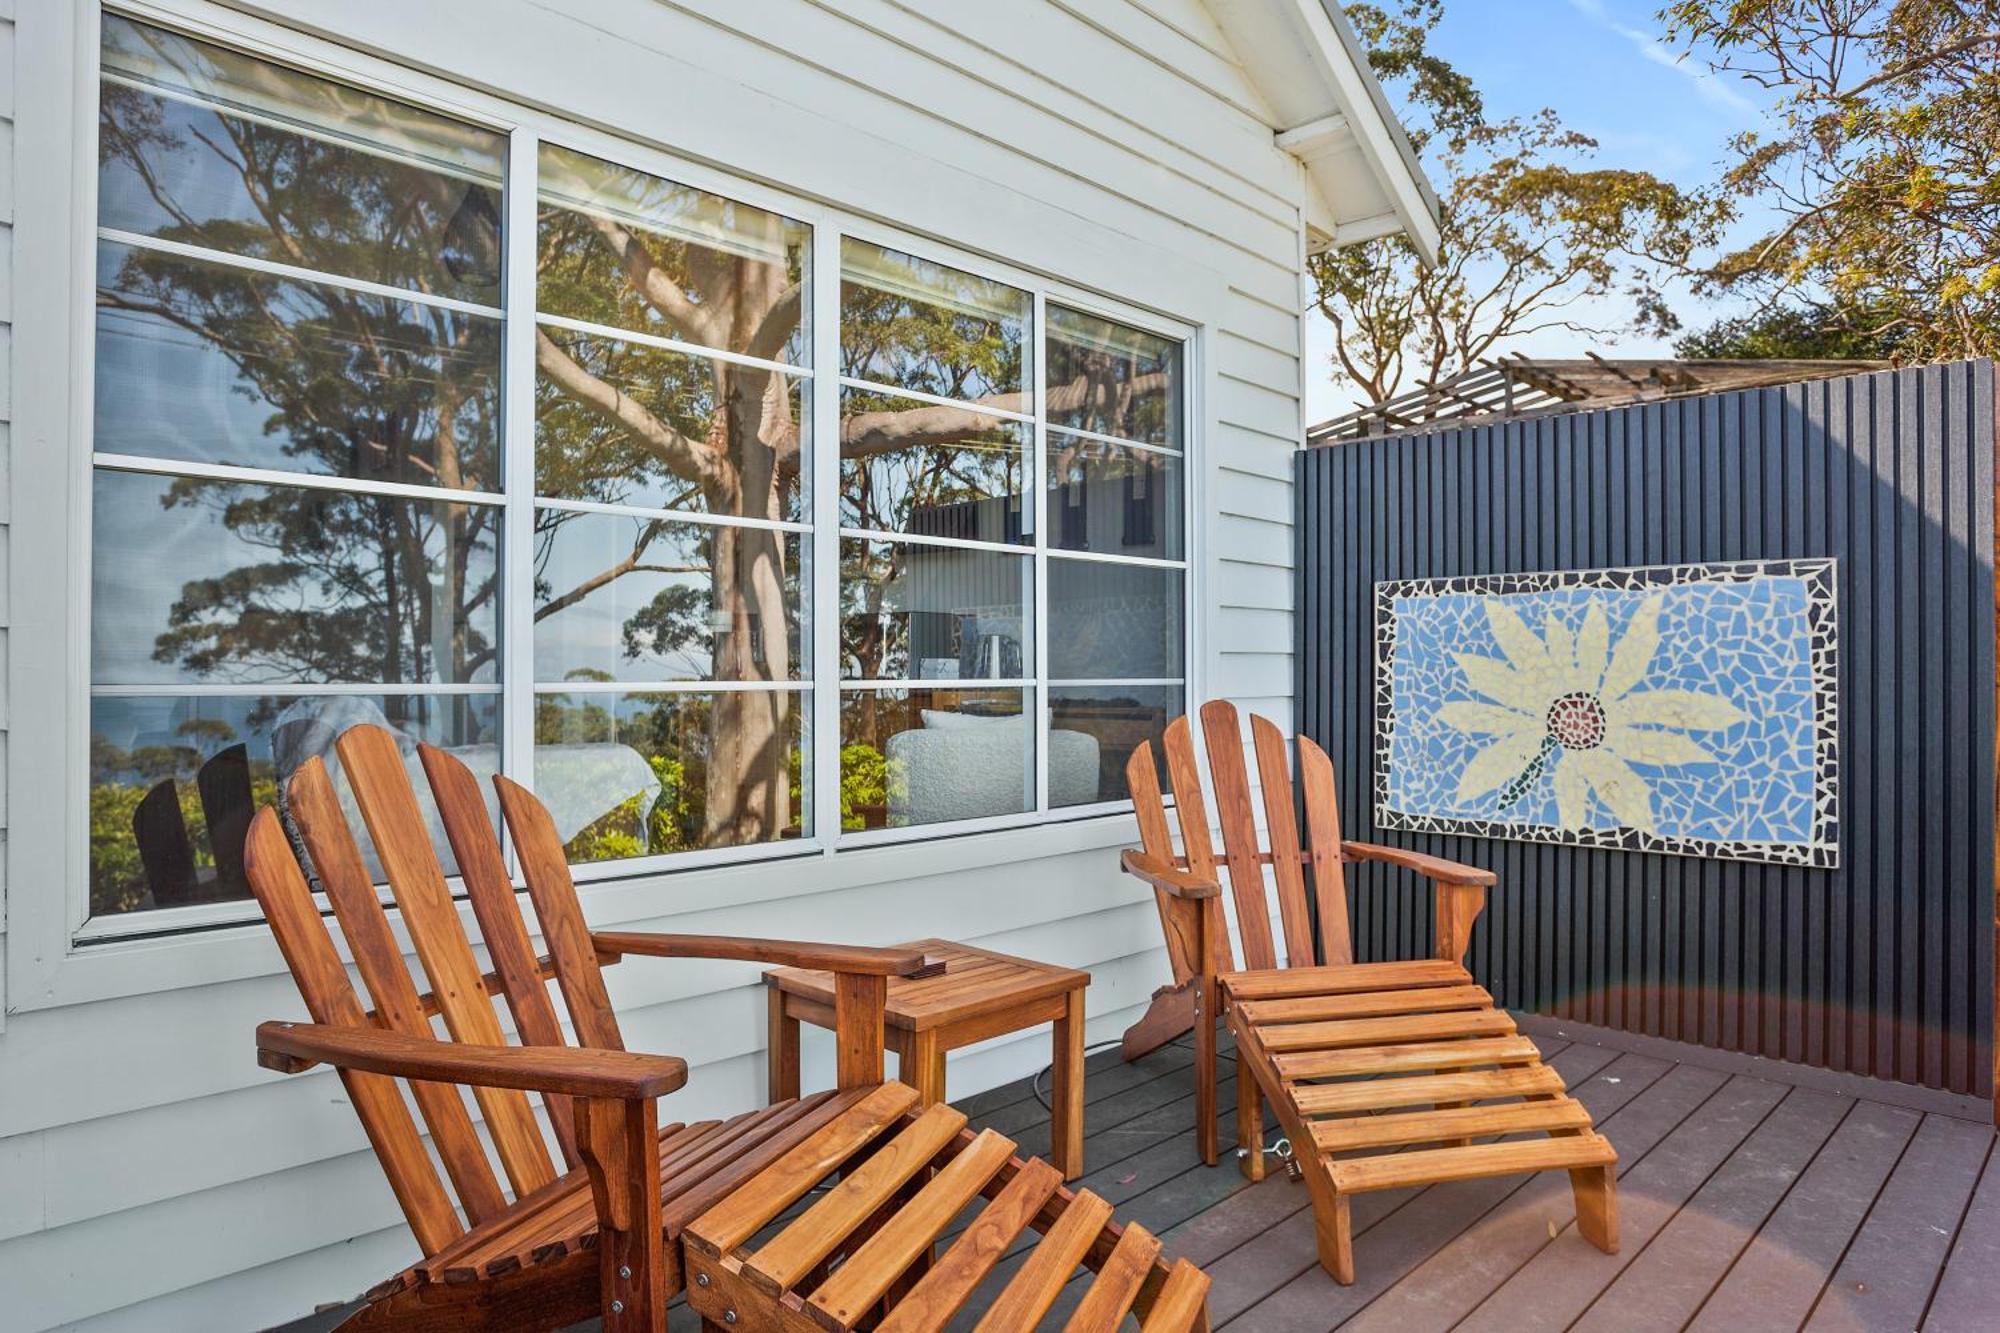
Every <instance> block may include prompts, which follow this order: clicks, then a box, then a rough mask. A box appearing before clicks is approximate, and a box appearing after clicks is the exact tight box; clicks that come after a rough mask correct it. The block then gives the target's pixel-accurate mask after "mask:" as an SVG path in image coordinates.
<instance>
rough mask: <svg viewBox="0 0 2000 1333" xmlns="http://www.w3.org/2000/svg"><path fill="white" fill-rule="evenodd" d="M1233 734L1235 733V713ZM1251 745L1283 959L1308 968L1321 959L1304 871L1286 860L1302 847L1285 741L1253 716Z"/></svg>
mask: <svg viewBox="0 0 2000 1333" xmlns="http://www.w3.org/2000/svg"><path fill="white" fill-rule="evenodd" d="M1229 711H1230V723H1229V730H1230V732H1231V733H1232V734H1233V733H1234V732H1235V730H1236V721H1235V712H1236V710H1235V709H1234V708H1232V709H1230V710H1229ZM1250 736H1251V743H1252V745H1253V747H1254V748H1255V749H1256V752H1257V784H1258V786H1260V787H1262V788H1263V791H1264V827H1265V829H1266V830H1267V832H1268V836H1269V838H1270V840H1271V874H1272V877H1273V878H1275V879H1276V880H1277V881H1278V914H1279V916H1280V918H1281V919H1282V920H1283V921H1284V925H1285V958H1286V960H1287V961H1288V962H1289V963H1291V964H1292V965H1293V966H1295V967H1296V966H1305V965H1307V964H1310V963H1312V962H1314V961H1315V960H1316V959H1318V957H1319V950H1318V949H1317V948H1316V947H1314V944H1313V933H1312V914H1311V913H1310V912H1308V911H1307V910H1306V879H1305V870H1304V868H1303V867H1302V866H1301V865H1300V864H1299V861H1298V858H1296V857H1294V856H1290V855H1287V854H1285V853H1286V852H1287V851H1288V849H1290V848H1293V847H1297V846H1300V842H1299V817H1298V812H1297V810H1296V809H1295V808H1294V806H1293V801H1292V775H1291V773H1290V771H1289V770H1288V769H1287V768H1286V766H1285V736H1284V733H1283V732H1281V731H1279V730H1278V725H1277V723H1275V722H1273V721H1271V719H1270V718H1268V717H1259V716H1257V715H1256V714H1254V713H1253V714H1251V715H1250Z"/></svg>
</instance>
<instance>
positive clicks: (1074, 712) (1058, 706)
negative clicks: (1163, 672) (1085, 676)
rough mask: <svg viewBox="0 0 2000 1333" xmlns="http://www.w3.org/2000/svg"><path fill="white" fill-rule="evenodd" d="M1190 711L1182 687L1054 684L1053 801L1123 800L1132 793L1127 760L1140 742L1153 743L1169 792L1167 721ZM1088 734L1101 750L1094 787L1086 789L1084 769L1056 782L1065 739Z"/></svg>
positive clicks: (1051, 724)
mask: <svg viewBox="0 0 2000 1333" xmlns="http://www.w3.org/2000/svg"><path fill="white" fill-rule="evenodd" d="M1186 711H1187V705H1186V695H1185V691H1184V690H1183V688H1182V687H1181V686H1179V685H1097V686H1084V685H1051V686H1050V687H1049V760H1050V767H1049V804H1051V805H1086V804H1088V803H1090V802H1091V801H1122V800H1125V799H1126V798H1128V797H1129V796H1131V794H1132V791H1131V788H1130V787H1129V786H1127V785H1126V782H1125V764H1126V761H1127V760H1129V759H1130V758H1131V757H1132V752H1133V751H1134V750H1136V749H1138V748H1139V745H1140V743H1141V742H1142V741H1151V742H1152V743H1153V766H1154V768H1155V769H1156V770H1157V771H1158V776H1159V780H1160V788H1161V790H1163V791H1165V790H1169V789H1170V788H1171V784H1170V783H1169V782H1168V781H1167V766H1166V758H1165V749H1164V737H1165V735H1166V730H1167V723H1169V722H1171V721H1173V720H1174V719H1175V718H1177V717H1179V716H1180V715H1181V714H1182V713H1184V712H1186ZM1070 736H1084V737H1088V738H1090V740H1091V741H1092V742H1093V743H1094V744H1095V746H1096V750H1097V772H1096V775H1095V779H1094V781H1095V787H1094V789H1087V788H1086V784H1084V783H1083V782H1082V780H1081V778H1082V775H1081V773H1080V772H1078V773H1075V774H1070V775H1067V776H1071V777H1074V778H1075V779H1076V782H1075V783H1074V785H1070V784H1068V783H1065V782H1059V781H1058V780H1057V773H1058V766H1057V764H1056V763H1055V761H1056V759H1057V757H1058V756H1060V755H1061V754H1063V752H1064V747H1065V746H1066V745H1068V746H1071V747H1075V746H1076V745H1077V742H1075V741H1065V740H1064V737H1070Z"/></svg>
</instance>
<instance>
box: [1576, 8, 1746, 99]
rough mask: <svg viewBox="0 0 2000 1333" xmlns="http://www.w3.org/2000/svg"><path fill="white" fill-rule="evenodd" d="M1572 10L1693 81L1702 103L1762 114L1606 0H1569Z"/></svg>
mask: <svg viewBox="0 0 2000 1333" xmlns="http://www.w3.org/2000/svg"><path fill="white" fill-rule="evenodd" d="M1569 3H1570V8H1572V9H1574V10H1576V12H1577V13H1579V14H1582V15H1583V16H1584V17H1586V18H1588V19H1590V20H1591V21H1592V22H1594V23H1596V24H1597V25H1598V26H1600V27H1602V28H1604V29H1606V30H1607V31H1609V32H1613V33H1616V34H1617V35H1618V36H1620V37H1623V38H1624V39H1625V40H1626V41H1628V42H1630V43H1631V44H1632V45H1633V46H1634V47H1636V48H1637V49H1638V52H1639V54H1640V55H1641V56H1643V57H1644V58H1645V59H1647V60H1650V61H1652V62H1653V63H1654V64H1655V65H1658V66H1660V67H1661V68H1663V69H1670V70H1672V71H1674V72H1675V73H1676V74H1679V75H1681V76H1682V77H1684V78H1686V79H1688V80H1690V81H1691V82H1692V83H1693V84H1694V87H1695V92H1696V93H1698V94H1699V95H1700V96H1701V98H1702V100H1703V101H1705V102H1708V103H1709V104H1710V105H1712V106H1717V107H1721V108H1722V109H1723V110H1725V111H1730V112H1734V113H1735V114H1737V115H1739V116H1757V115H1761V114H1762V108H1760V107H1759V106H1758V105H1757V104H1756V103H1755V102H1753V101H1751V100H1750V99H1749V98H1747V97H1745V96H1744V95H1743V94H1742V93H1740V92H1738V91H1736V89H1734V88H1732V87H1730V86H1729V85H1728V84H1727V83H1725V82H1723V81H1722V80H1721V79H1718V78H1717V77H1715V75H1714V74H1712V73H1711V72H1709V71H1708V70H1705V69H1696V68H1695V67H1694V66H1692V65H1689V64H1687V63H1686V62H1685V61H1683V60H1682V59H1681V58H1680V57H1679V56H1677V55H1675V54H1674V53H1673V52H1672V51H1670V50H1668V49H1667V48H1666V47H1665V46H1664V45H1662V44H1661V43H1660V41H1659V40H1658V39H1657V38H1655V37H1654V36H1653V35H1652V34H1651V33H1649V32H1644V31H1641V30H1640V29H1638V28H1634V27H1632V26H1631V25H1630V24H1626V23H1621V22H1619V21H1618V19H1617V18H1616V17H1615V16H1614V15H1612V14H1611V13H1610V12H1609V11H1607V10H1606V9H1605V8H1604V4H1603V0H1569Z"/></svg>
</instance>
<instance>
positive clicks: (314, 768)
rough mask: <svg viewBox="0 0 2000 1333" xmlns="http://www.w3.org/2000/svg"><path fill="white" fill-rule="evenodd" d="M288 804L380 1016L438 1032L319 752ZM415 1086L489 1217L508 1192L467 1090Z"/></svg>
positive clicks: (296, 778)
mask: <svg viewBox="0 0 2000 1333" xmlns="http://www.w3.org/2000/svg"><path fill="white" fill-rule="evenodd" d="M285 802H286V806H287V808H289V809H290V811H291V813H292V822H293V823H294V824H295V825H296V826H297V827H298V831H299V838H300V840H301V841H302V842H304V843H305V848H306V854H307V855H308V856H310V857H311V858H312V864H313V870H314V871H315V873H317V874H318V876H319V882H320V886H321V887H322V888H324V889H325V890H326V896H327V900H328V901H329V902H331V903H332V904H333V911H334V915H335V916H336V917H338V918H339V920H340V929H341V932H342V933H343V934H345V935H346V936H347V950H348V952H349V953H351V954H352V955H354V964H355V966H356V967H357V968H358V969H360V972H361V980H362V982H363V983H364V984H365V985H366V986H367V987H368V994H369V996H370V998H372V999H373V1000H374V1003H375V1013H376V1016H377V1018H378V1020H379V1021H380V1022H381V1024H382V1025H383V1026H384V1027H386V1028H388V1029H389V1030H390V1031H392V1032H401V1033H403V1034H405V1035H406V1036H412V1037H429V1036H432V1035H434V1034H433V1033H432V1031H431V1025H430V1020H429V1019H428V1018H427V1017H426V1016H425V1014H424V1006H423V1000H422V998H421V997H420V996H419V995H418V994H417V987H416V983H415V982H414V981H412V980H411V978H410V970H409V968H408V967H407V966H405V965H404V962H403V951H402V950H401V949H400V948H398V947H397V945H396V937H395V935H394V934H393V933H392V932H391V931H390V929H389V917H388V914H387V913H386V912H384V911H383V910H382V900H381V898H380V897H378V896H377V895H376V892H375V884H374V881H373V879H372V878H371V877H370V875H369V873H368V866H367V863H366V862H364V861H363V860H362V859H361V848H360V847H359V846H357V845H356V843H355V841H354V834H353V831H352V830H350V829H349V828H348V826H347V817H346V815H345V814H343V813H342V811H341V808H340V798H339V797H337V796H335V795H334V791H333V779H332V778H331V777H330V776H328V774H327V771H326V765H325V764H324V763H322V762H321V761H320V759H319V758H318V756H314V757H313V758H311V759H308V760H307V761H306V762H305V763H304V764H302V765H300V767H299V769H298V771H297V772H295V773H293V774H292V777H291V781H290V782H289V783H288V784H287V786H286V788H285ZM266 910H267V912H268V910H269V909H268V908H267V909H266ZM410 1091H411V1092H412V1093H413V1094H414V1095H415V1097H416V1101H417V1109H418V1110H420V1111H421V1112H422V1113H423V1117H424V1123H425V1124H426V1125H428V1126H429V1127H430V1131H431V1142H432V1143H433V1144H434V1145H436V1147H437V1153H438V1157H439V1159H440V1160H442V1161H443V1162H444V1167H445V1172H446V1173H447V1174H448V1175H449V1176H450V1177H451V1183H452V1186H453V1187H454V1188H455V1189H456V1190H457V1191H458V1199H459V1202H460V1203H462V1204H464V1205H465V1211H466V1215H467V1216H469V1217H471V1219H472V1220H473V1221H474V1222H475V1223H476V1222H483V1221H485V1220H486V1219H487V1218H489V1217H493V1216H495V1215H496V1214H498V1213H499V1212H501V1211H502V1210H503V1209H505V1208H506V1206H507V1199H506V1196H505V1195H504V1194H502V1193H501V1191H500V1182H499V1180H498V1179H497V1178H496V1177H495V1176H494V1174H493V1166H492V1163H490V1162H488V1161H487V1159H486V1148H485V1146H484V1145H483V1144H482V1143H481V1142H480V1139H479V1135H478V1133H477V1131H475V1130H474V1129H473V1126H472V1117H471V1115H469V1114H468V1113H467V1112H466V1109H465V1094H464V1093H463V1092H461V1091H460V1090H459V1089H458V1088H456V1087H454V1086H452V1085H451V1084H448V1083H424V1082H417V1083H412V1084H411V1085H410Z"/></svg>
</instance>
